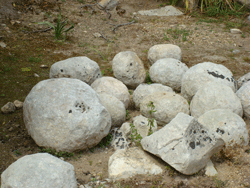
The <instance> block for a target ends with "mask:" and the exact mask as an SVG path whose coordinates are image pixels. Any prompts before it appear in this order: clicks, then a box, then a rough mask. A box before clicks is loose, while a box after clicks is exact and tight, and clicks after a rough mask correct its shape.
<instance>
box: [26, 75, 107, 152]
mask: <svg viewBox="0 0 250 188" xmlns="http://www.w3.org/2000/svg"><path fill="white" fill-rule="evenodd" d="M23 119H24V123H25V126H26V128H27V130H28V133H29V134H30V135H31V137H32V138H33V139H34V141H35V142H36V144H37V145H38V146H43V147H49V148H54V149H56V150H57V151H67V152H72V151H75V150H82V149H86V148H92V147H94V146H95V145H97V144H98V143H99V142H100V141H101V140H102V138H104V137H105V136H107V135H108V133H109V130H110V128H111V117H110V114H109V112H108V111H107V109H106V108H105V107H104V106H103V105H102V104H101V102H100V100H99V97H98V95H97V93H96V92H95V91H94V90H93V89H92V88H91V87H90V86H89V85H88V84H86V83H85V82H82V81H81V80H78V79H70V78H57V79H48V80H44V81H41V82H39V83H38V84H37V85H35V86H34V87H33V88H32V90H31V91H30V93H29V94H28V96H27V97H26V99H25V101H24V104H23Z"/></svg>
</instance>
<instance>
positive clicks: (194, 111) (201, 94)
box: [190, 82, 243, 118]
mask: <svg viewBox="0 0 250 188" xmlns="http://www.w3.org/2000/svg"><path fill="white" fill-rule="evenodd" d="M215 109H229V110H231V111H232V112H234V113H236V114H238V115H239V116H241V117H242V115H243V110H242V106H241V102H240V99H239V98H238V97H237V96H236V94H235V93H234V92H233V90H232V89H231V88H230V87H229V86H227V85H224V84H220V83H217V82H209V83H207V84H205V85H204V86H203V87H202V88H200V89H199V90H198V91H197V92H196V94H195V95H194V97H193V99H192V101H191V104H190V111H191V115H192V116H193V117H195V118H199V117H200V116H201V115H202V114H204V113H205V112H208V111H210V110H215Z"/></svg>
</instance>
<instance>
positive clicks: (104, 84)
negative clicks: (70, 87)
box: [91, 76, 130, 109]
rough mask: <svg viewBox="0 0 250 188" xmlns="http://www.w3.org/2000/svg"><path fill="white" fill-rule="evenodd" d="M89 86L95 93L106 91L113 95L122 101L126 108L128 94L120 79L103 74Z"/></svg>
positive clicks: (128, 98)
mask: <svg viewBox="0 0 250 188" xmlns="http://www.w3.org/2000/svg"><path fill="white" fill-rule="evenodd" d="M91 87H92V88H93V89H94V90H95V91H96V92H97V93H106V94H110V95H113V96H115V97H116V98H117V99H119V100H120V101H122V102H123V104H124V105H125V108H126V109H127V108H128V104H129V100H130V94H129V92H128V88H127V87H126V86H125V85H124V84H123V83H122V82H121V81H120V80H117V79H115V78H113V77H108V76H105V77H102V78H99V79H97V80H96V81H95V82H93V84H91Z"/></svg>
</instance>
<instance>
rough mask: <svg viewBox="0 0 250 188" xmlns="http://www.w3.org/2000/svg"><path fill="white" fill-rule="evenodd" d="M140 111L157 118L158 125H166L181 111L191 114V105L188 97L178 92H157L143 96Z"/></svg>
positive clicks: (144, 114)
mask: <svg viewBox="0 0 250 188" xmlns="http://www.w3.org/2000/svg"><path fill="white" fill-rule="evenodd" d="M150 111H151V112H150ZM140 112H141V114H142V115H143V116H145V117H148V118H155V120H156V121H157V124H158V125H166V124H167V123H169V122H170V121H171V120H172V119H173V118H174V117H175V116H176V115H177V114H178V113H179V112H183V113H185V114H189V105H188V102H187V100H186V99H184V98H183V97H182V96H180V95H178V94H176V93H173V92H157V93H153V94H150V95H147V96H146V97H144V98H143V100H142V102H141V105H140Z"/></svg>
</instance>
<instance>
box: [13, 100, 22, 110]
mask: <svg viewBox="0 0 250 188" xmlns="http://www.w3.org/2000/svg"><path fill="white" fill-rule="evenodd" d="M14 105H15V107H16V108H17V109H20V108H22V107H23V102H21V101H19V100H15V101H14Z"/></svg>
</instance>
